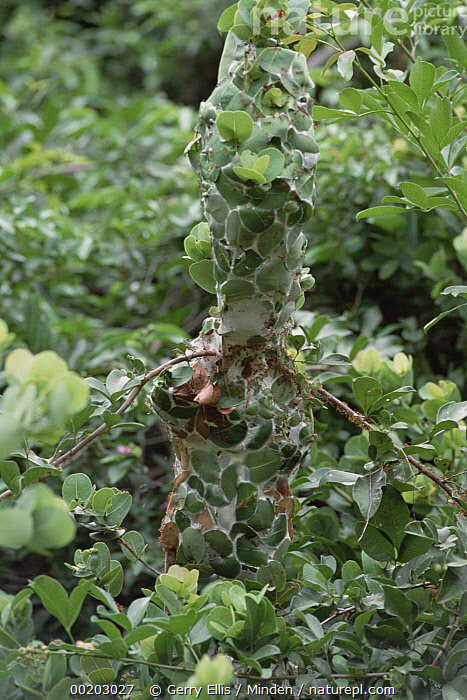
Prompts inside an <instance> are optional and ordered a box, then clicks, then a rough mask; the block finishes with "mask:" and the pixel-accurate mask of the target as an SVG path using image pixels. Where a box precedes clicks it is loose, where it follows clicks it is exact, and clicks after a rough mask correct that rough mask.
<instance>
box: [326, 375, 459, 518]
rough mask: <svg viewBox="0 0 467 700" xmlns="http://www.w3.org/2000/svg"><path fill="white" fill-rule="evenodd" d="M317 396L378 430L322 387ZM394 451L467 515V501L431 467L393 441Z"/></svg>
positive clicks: (359, 424)
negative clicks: (407, 453)
mask: <svg viewBox="0 0 467 700" xmlns="http://www.w3.org/2000/svg"><path fill="white" fill-rule="evenodd" d="M316 393H317V394H319V395H320V396H322V397H323V398H324V399H325V401H328V402H329V403H331V404H334V406H335V407H336V408H337V410H338V411H339V412H340V413H344V414H345V416H346V418H347V419H348V420H350V421H351V423H354V424H355V425H358V426H359V427H360V428H364V429H365V430H368V431H370V432H372V431H375V430H377V428H376V427H375V426H373V425H371V423H368V421H367V420H365V418H364V416H362V414H361V413H358V412H357V411H354V409H353V408H350V406H348V405H347V404H346V403H345V402H344V401H341V400H340V399H338V398H337V397H336V396H334V395H333V394H331V393H329V391H326V389H323V387H322V386H320V387H319V389H317V391H316ZM391 442H392V446H393V449H394V450H395V451H396V452H398V453H399V454H401V455H402V459H405V460H407V461H408V462H410V464H411V465H412V466H413V467H415V468H416V469H418V471H419V472H420V474H424V475H425V476H427V477H428V478H429V479H431V480H432V481H434V482H435V484H436V485H437V486H438V487H439V488H440V489H443V491H444V492H445V493H447V495H448V496H449V498H451V499H452V500H453V501H454V502H455V503H457V505H458V506H459V507H460V508H461V509H462V511H463V512H464V513H466V514H467V501H466V500H465V499H464V498H462V497H461V496H458V495H456V491H454V489H452V488H451V487H450V486H448V485H447V484H446V483H445V480H444V479H443V478H442V477H440V476H438V475H437V474H435V473H434V471H433V470H432V469H430V468H429V467H427V466H425V465H424V464H423V462H420V461H419V460H418V459H415V458H414V457H412V456H411V455H406V454H405V453H404V449H403V448H402V447H399V446H398V445H396V444H395V443H394V441H393V440H391Z"/></svg>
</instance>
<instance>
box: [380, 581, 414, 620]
mask: <svg viewBox="0 0 467 700" xmlns="http://www.w3.org/2000/svg"><path fill="white" fill-rule="evenodd" d="M383 590H384V610H385V612H387V613H388V614H389V615H393V616H395V617H399V618H400V619H401V620H402V622H403V623H404V624H407V623H408V622H409V621H410V620H411V617H412V610H413V605H412V603H411V602H410V600H408V598H406V596H405V595H404V593H403V592H402V591H400V590H398V589H397V588H394V587H393V586H383Z"/></svg>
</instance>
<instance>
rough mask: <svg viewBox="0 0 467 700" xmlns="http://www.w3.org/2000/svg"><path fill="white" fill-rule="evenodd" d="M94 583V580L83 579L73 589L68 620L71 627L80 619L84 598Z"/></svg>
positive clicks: (69, 602)
mask: <svg viewBox="0 0 467 700" xmlns="http://www.w3.org/2000/svg"><path fill="white" fill-rule="evenodd" d="M92 585H93V583H92V581H81V583H79V584H78V586H76V588H74V589H73V590H72V591H71V593H70V597H69V598H68V611H67V621H68V625H69V627H73V625H74V623H75V622H76V620H77V619H78V616H79V614H80V612H81V608H82V606H83V603H84V599H85V598H86V595H87V593H88V590H89V588H90V587H91V586H92Z"/></svg>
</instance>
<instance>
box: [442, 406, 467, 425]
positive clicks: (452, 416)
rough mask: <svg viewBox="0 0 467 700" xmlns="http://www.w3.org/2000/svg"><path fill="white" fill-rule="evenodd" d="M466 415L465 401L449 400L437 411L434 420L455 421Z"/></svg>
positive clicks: (462, 418)
mask: <svg viewBox="0 0 467 700" xmlns="http://www.w3.org/2000/svg"><path fill="white" fill-rule="evenodd" d="M466 417H467V401H449V403H446V404H444V406H441V408H440V409H439V411H438V415H437V416H436V422H437V423H439V422H441V421H443V420H455V421H456V423H459V421H461V420H464V418H466Z"/></svg>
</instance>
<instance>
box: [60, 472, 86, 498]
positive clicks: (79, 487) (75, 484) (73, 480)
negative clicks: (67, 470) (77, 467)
mask: <svg viewBox="0 0 467 700" xmlns="http://www.w3.org/2000/svg"><path fill="white" fill-rule="evenodd" d="M91 493H92V482H91V479H90V478H89V476H87V474H70V476H67V478H66V479H65V481H64V483H63V486H62V497H63V500H64V501H65V503H66V504H67V505H69V504H70V503H71V501H78V502H79V503H85V501H87V499H88V498H89V496H90V495H91Z"/></svg>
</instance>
